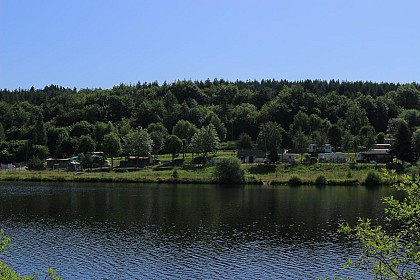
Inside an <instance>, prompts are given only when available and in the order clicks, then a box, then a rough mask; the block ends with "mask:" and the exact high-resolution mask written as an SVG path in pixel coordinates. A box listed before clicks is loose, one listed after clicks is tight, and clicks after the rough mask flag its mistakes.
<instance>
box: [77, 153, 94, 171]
mask: <svg viewBox="0 0 420 280" xmlns="http://www.w3.org/2000/svg"><path fill="white" fill-rule="evenodd" d="M78 160H79V162H80V164H81V165H82V167H83V168H92V167H93V162H94V158H93V157H92V155H91V154H90V153H86V154H83V153H81V154H79V156H78Z"/></svg>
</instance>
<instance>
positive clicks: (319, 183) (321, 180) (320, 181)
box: [315, 175, 327, 186]
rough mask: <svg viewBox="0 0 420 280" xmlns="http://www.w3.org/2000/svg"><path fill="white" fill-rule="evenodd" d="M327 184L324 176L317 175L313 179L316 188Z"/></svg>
mask: <svg viewBox="0 0 420 280" xmlns="http://www.w3.org/2000/svg"><path fill="white" fill-rule="evenodd" d="M326 184H327V178H325V176H324V175H319V176H318V177H316V179H315V185H317V186H325V185H326Z"/></svg>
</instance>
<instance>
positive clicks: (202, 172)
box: [0, 151, 385, 185]
mask: <svg viewBox="0 0 420 280" xmlns="http://www.w3.org/2000/svg"><path fill="white" fill-rule="evenodd" d="M232 155H235V153H233V152H232V151H220V152H218V153H217V154H216V155H215V156H214V157H210V158H209V161H208V162H209V164H208V165H206V166H203V165H197V164H191V162H192V156H191V154H187V156H186V158H185V159H184V165H181V166H172V165H156V166H148V167H144V168H138V169H136V168H127V169H124V170H122V169H118V168H114V170H113V171H111V172H98V171H95V170H92V171H90V170H87V172H85V173H83V174H80V173H74V172H65V171H1V172H0V180H3V181H59V182H66V181H74V182H162V183H163V182H168V183H170V182H177V183H213V176H212V174H213V170H214V166H212V162H214V161H215V160H217V158H220V157H228V156H232ZM178 158H182V156H180V157H178ZM120 160H122V158H115V159H114V166H115V167H117V166H118V165H119V161H120ZM159 160H160V161H161V162H164V161H169V162H172V157H171V155H160V156H159ZM384 167H385V166H384V165H380V164H355V165H350V164H338V163H317V164H313V165H304V164H300V163H296V164H287V163H279V164H269V165H264V164H243V165H242V168H243V169H244V170H245V182H246V183H247V184H272V185H286V184H287V183H288V181H289V180H290V178H292V177H299V178H300V179H301V180H302V183H303V184H311V185H314V184H315V180H316V178H317V177H318V176H320V175H323V176H325V178H326V179H327V184H328V185H333V184H334V185H355V184H362V183H364V181H365V179H366V176H367V174H368V173H369V171H378V170H380V169H382V168H384ZM174 168H176V170H177V173H178V178H174V177H173V176H172V174H173V170H174Z"/></svg>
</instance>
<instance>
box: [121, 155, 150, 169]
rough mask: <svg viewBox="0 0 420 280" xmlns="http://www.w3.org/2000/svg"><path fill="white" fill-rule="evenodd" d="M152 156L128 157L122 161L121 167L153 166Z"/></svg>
mask: <svg viewBox="0 0 420 280" xmlns="http://www.w3.org/2000/svg"><path fill="white" fill-rule="evenodd" d="M152 162H153V160H152V158H151V157H150V156H127V157H126V158H125V160H122V161H120V167H123V168H126V167H144V166H147V165H150V164H152Z"/></svg>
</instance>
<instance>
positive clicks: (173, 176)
mask: <svg viewBox="0 0 420 280" xmlns="http://www.w3.org/2000/svg"><path fill="white" fill-rule="evenodd" d="M172 179H174V180H178V179H179V175H178V170H176V168H175V169H174V171H173V172H172Z"/></svg>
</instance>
